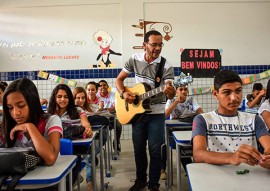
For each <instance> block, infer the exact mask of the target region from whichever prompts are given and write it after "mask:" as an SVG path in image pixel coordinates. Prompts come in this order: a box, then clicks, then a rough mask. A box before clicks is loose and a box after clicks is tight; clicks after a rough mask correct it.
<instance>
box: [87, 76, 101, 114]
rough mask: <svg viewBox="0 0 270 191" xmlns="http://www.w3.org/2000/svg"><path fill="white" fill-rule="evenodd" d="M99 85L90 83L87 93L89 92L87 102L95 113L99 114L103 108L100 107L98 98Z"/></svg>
mask: <svg viewBox="0 0 270 191" xmlns="http://www.w3.org/2000/svg"><path fill="white" fill-rule="evenodd" d="M98 86H99V84H98V83H96V82H94V81H90V82H88V83H87V85H86V92H87V102H88V103H89V106H90V108H91V110H92V111H93V112H98V111H99V110H100V109H101V108H100V107H99V99H98V97H97V92H98Z"/></svg>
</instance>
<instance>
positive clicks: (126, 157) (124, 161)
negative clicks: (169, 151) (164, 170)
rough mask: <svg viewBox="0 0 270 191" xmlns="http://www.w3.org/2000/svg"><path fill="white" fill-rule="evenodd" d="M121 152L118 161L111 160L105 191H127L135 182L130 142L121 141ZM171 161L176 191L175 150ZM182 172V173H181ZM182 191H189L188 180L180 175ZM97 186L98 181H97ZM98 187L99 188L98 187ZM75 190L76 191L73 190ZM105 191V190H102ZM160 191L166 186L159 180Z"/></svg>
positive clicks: (82, 185)
mask: <svg viewBox="0 0 270 191" xmlns="http://www.w3.org/2000/svg"><path fill="white" fill-rule="evenodd" d="M121 147H122V152H121V153H120V155H119V157H118V160H111V165H112V171H111V177H110V178H105V180H104V182H105V183H108V189H107V191H112V190H114V191H127V190H128V189H129V188H130V187H131V186H132V185H133V184H134V182H133V181H134V180H135V178H136V177H135V162H134V155H133V146H132V141H131V140H121ZM173 153H174V154H173V160H174V165H173V167H174V169H173V170H174V179H173V184H174V185H173V188H172V190H173V191H176V190H177V186H176V162H175V160H176V156H175V150H174V152H173ZM183 171H184V170H183ZM183 171H182V172H183ZM82 176H83V177H84V178H85V170H84V171H83V172H82ZM97 176H98V178H97V179H98V180H99V167H98V169H97ZM182 182H183V185H182V191H189V185H188V180H187V177H186V176H185V174H182ZM98 186H99V181H98ZM99 187H100V186H99ZM74 190H76V189H74ZM81 190H82V191H85V190H86V183H85V181H84V182H82V183H81ZM104 190H106V189H104ZM160 190H161V191H165V190H167V189H166V185H165V180H160Z"/></svg>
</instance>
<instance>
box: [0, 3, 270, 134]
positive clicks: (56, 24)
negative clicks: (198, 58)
mask: <svg viewBox="0 0 270 191" xmlns="http://www.w3.org/2000/svg"><path fill="white" fill-rule="evenodd" d="M269 10H270V0H265V1H256V0H250V1H244V0H237V1H235V0H192V1H189V0H170V1H165V0H163V1H162V0H91V1H89V0H58V1H53V0H47V1H35V0H1V1H0V26H1V27H0V62H1V63H0V78H1V80H4V81H8V82H10V81H12V80H14V79H17V78H21V77H28V78H30V79H32V80H34V82H35V83H36V85H37V87H38V90H39V93H40V95H41V97H44V98H47V99H49V97H50V94H51V90H52V89H53V88H54V87H55V85H56V84H57V83H56V82H54V81H51V80H44V79H42V78H39V77H37V74H38V71H39V70H42V71H46V72H48V73H50V74H55V75H57V76H60V77H62V78H66V79H73V80H75V81H76V82H79V83H82V84H84V83H87V82H88V81H90V80H95V81H98V80H100V79H106V80H107V81H108V83H109V85H110V86H111V87H114V86H115V85H114V84H115V78H116V76H117V74H118V73H119V72H120V71H121V68H122V67H123V65H124V63H125V61H126V60H127V59H128V58H129V57H130V56H131V55H132V54H133V53H135V52H140V51H143V50H142V49H133V46H141V45H142V41H143V38H142V37H137V36H135V34H136V33H142V32H143V30H142V29H139V28H135V27H132V26H131V25H138V24H139V20H140V19H144V20H145V21H155V22H165V23H169V24H170V25H171V26H172V30H171V32H170V33H169V35H170V36H171V37H172V38H171V39H170V40H169V41H166V40H164V44H165V46H164V48H163V51H162V55H163V56H164V57H166V59H167V60H168V61H169V62H170V63H172V64H173V66H174V70H175V76H178V75H179V74H180V72H181V64H180V63H181V59H180V56H181V51H180V50H181V49H189V48H195V49H219V51H220V52H221V56H222V69H232V70H234V71H236V72H238V73H239V74H240V75H241V77H243V78H245V77H248V76H250V75H253V74H258V73H260V72H263V71H266V70H269V69H270V68H269V65H270V57H269V56H268V54H267V53H268V52H269V50H270V38H269V34H270V23H269V18H270V11H269ZM149 26H150V25H148V27H147V30H150V28H149ZM164 26H165V24H155V25H152V28H154V29H156V30H159V31H161V32H162V31H163V27H164ZM100 29H102V30H104V31H107V32H108V33H109V34H110V35H111V36H112V38H113V40H112V42H111V44H110V48H111V49H112V50H113V51H115V52H117V53H121V54H122V56H119V55H110V60H111V62H112V65H111V67H104V66H102V67H99V66H98V65H100V59H99V60H97V56H98V55H99V53H100V49H99V46H98V45H97V44H95V43H94V41H93V35H94V33H96V32H97V31H98V30H100ZM162 33H163V34H164V35H165V33H164V32H162ZM95 67H97V68H95ZM267 80H268V78H266V79H264V80H260V81H261V82H262V83H263V84H264V85H266V83H267ZM212 82H213V79H212V78H195V79H194V82H193V83H192V84H191V85H190V89H192V88H197V87H209V86H211V85H212ZM126 85H128V86H133V85H135V84H134V79H133V76H130V78H129V79H127V81H126ZM251 87H252V84H249V85H246V86H245V88H244V93H248V92H250V89H251ZM195 98H196V99H197V101H198V102H199V104H200V105H201V106H202V108H203V109H204V111H211V110H213V109H215V108H216V101H215V100H214V99H213V98H212V96H211V92H210V91H209V92H208V93H206V94H201V95H195ZM129 135H130V134H129V133H127V136H128V137H129ZM123 136H125V134H124V135H123Z"/></svg>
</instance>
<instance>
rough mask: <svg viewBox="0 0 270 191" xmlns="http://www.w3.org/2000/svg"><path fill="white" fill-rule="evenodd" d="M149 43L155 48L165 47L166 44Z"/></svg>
mask: <svg viewBox="0 0 270 191" xmlns="http://www.w3.org/2000/svg"><path fill="white" fill-rule="evenodd" d="M147 44H149V45H150V46H152V47H154V48H156V47H160V48H161V47H163V46H164V44H163V43H160V44H157V43H148V42H147Z"/></svg>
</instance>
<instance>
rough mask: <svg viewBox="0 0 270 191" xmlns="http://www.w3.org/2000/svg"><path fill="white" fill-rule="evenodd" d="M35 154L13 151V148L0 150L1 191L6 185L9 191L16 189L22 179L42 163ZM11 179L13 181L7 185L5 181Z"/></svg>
mask: <svg viewBox="0 0 270 191" xmlns="http://www.w3.org/2000/svg"><path fill="white" fill-rule="evenodd" d="M35 154H36V153H35ZM35 154H30V153H25V152H19V151H16V150H13V151H12V148H7V149H4V148H3V149H1V150H0V190H1V188H2V186H3V184H4V183H5V184H7V189H6V190H7V191H12V190H14V189H15V187H16V185H17V184H18V182H19V180H20V178H21V177H23V176H24V175H26V174H27V173H28V171H30V170H33V169H34V168H35V167H36V165H37V164H38V163H39V162H40V161H41V159H40V157H39V156H37V155H35ZM10 177H11V181H10V183H9V181H8V183H7V181H5V180H6V179H8V178H10Z"/></svg>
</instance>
